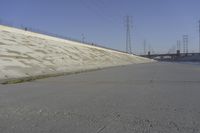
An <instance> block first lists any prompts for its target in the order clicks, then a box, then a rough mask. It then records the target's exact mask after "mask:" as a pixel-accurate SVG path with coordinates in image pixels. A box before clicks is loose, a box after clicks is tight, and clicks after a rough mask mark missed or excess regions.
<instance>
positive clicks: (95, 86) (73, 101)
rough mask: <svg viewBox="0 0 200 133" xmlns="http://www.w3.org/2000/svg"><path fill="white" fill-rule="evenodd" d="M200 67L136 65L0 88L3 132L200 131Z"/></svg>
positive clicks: (0, 125)
mask: <svg viewBox="0 0 200 133" xmlns="http://www.w3.org/2000/svg"><path fill="white" fill-rule="evenodd" d="M199 86H200V67H199V66H193V65H185V64H173V63H150V64H134V65H129V66H124V67H116V68H109V69H104V70H99V71H93V72H87V73H81V74H76V75H68V76H62V77H56V78H48V79H42V80H37V81H33V82H27V83H22V84H15V85H0V132H1V133H11V132H12V133H44V132H48V133H65V132H69V133H199V132H200V103H199V100H200V98H199V94H200V88H199Z"/></svg>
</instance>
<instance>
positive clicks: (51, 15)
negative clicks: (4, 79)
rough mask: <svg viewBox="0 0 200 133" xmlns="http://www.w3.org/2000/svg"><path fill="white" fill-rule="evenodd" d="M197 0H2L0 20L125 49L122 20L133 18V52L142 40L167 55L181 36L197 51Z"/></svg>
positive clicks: (140, 48) (139, 50)
mask: <svg viewBox="0 0 200 133" xmlns="http://www.w3.org/2000/svg"><path fill="white" fill-rule="evenodd" d="M199 7H200V0H0V20H1V21H4V22H12V23H13V24H15V25H25V26H28V27H33V28H36V29H41V30H43V31H47V32H52V33H56V34H60V35H64V36H67V37H72V38H76V39H81V34H84V35H85V37H86V40H87V41H89V42H95V43H98V44H101V45H104V46H107V47H111V48H115V49H120V50H125V33H126V32H125V26H124V17H125V16H127V15H130V16H132V18H133V30H132V42H133V49H134V52H135V53H142V52H143V41H144V40H146V42H147V45H148V47H151V48H152V49H153V50H154V51H155V52H157V53H158V52H168V50H169V49H170V48H172V47H175V46H176V41H177V40H178V39H181V40H182V35H184V34H188V35H189V51H190V52H192V51H198V20H199V19H200V8H199Z"/></svg>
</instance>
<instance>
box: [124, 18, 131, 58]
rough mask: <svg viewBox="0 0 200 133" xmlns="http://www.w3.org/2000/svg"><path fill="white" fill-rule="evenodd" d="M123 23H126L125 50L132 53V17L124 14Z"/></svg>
mask: <svg viewBox="0 0 200 133" xmlns="http://www.w3.org/2000/svg"><path fill="white" fill-rule="evenodd" d="M125 25H126V52H127V53H129V54H132V46H131V29H132V17H130V16H126V20H125Z"/></svg>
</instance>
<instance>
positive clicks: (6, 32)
mask: <svg viewBox="0 0 200 133" xmlns="http://www.w3.org/2000/svg"><path fill="white" fill-rule="evenodd" d="M147 62H152V60H149V59H146V58H142V57H138V56H134V55H128V54H125V53H121V52H117V51H113V50H108V49H104V48H99V47H95V46H89V45H83V44H81V43H78V42H73V41H69V40H64V39H59V38H55V37H50V36H46V35H42V34H37V33H32V32H29V31H23V30H19V29H15V28H10V27H6V26H1V25H0V82H2V81H5V80H10V79H15V78H26V77H34V76H39V75H40V76H41V75H50V74H62V73H72V72H79V71H87V70H93V69H99V68H105V67H111V66H120V65H128V64H134V63H147Z"/></svg>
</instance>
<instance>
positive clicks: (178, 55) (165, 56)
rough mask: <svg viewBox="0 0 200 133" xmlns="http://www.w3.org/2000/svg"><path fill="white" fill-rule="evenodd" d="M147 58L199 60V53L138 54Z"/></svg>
mask: <svg viewBox="0 0 200 133" xmlns="http://www.w3.org/2000/svg"><path fill="white" fill-rule="evenodd" d="M140 56H142V57H146V58H149V59H155V60H161V61H165V60H166V61H179V60H180V61H184V60H185V61H193V60H195V61H200V53H180V51H177V53H166V54H150V52H149V53H148V54H147V55H140Z"/></svg>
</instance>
